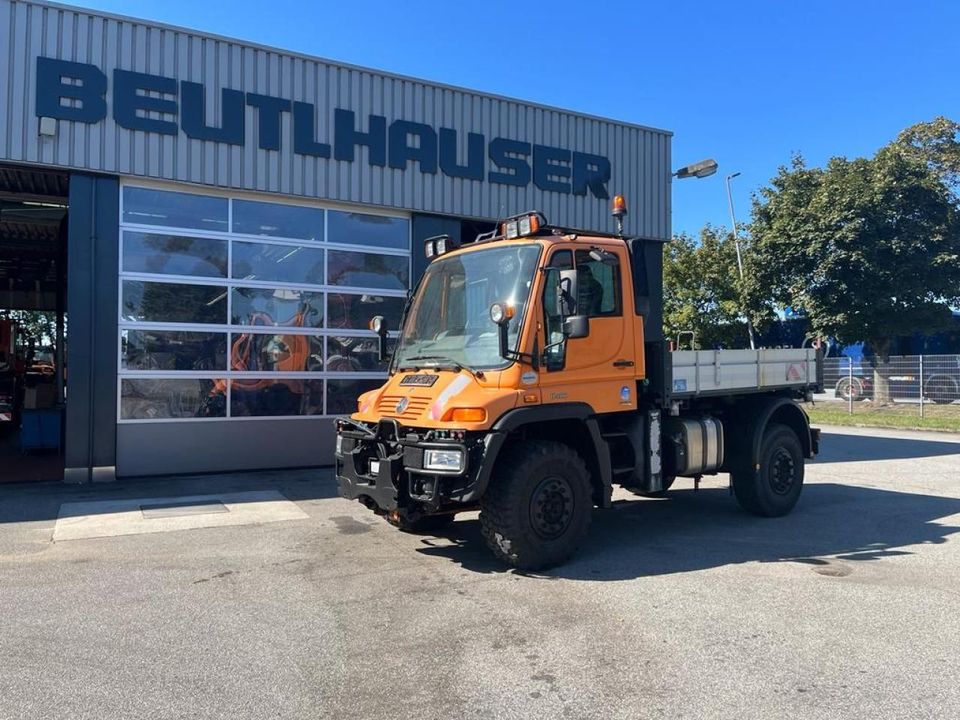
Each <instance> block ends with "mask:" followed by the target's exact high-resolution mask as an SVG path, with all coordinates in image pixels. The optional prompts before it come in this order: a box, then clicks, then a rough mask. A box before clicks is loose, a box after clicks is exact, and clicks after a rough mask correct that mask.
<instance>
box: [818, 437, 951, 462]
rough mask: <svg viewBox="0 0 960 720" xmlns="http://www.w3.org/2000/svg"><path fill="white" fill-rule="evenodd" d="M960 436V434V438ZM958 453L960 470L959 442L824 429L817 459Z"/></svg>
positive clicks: (915, 456)
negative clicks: (858, 433) (848, 432)
mask: <svg viewBox="0 0 960 720" xmlns="http://www.w3.org/2000/svg"><path fill="white" fill-rule="evenodd" d="M958 440H960V438H958ZM943 455H956V456H957V468H958V471H960V442H945V441H938V440H924V439H921V438H893V437H879V436H869V435H845V434H843V433H833V432H831V433H824V434H823V437H822V440H821V443H820V455H819V456H818V457H817V459H816V460H815V461H814V462H817V463H821V464H822V463H837V462H857V461H860V460H909V459H911V458H925V457H938V456H943Z"/></svg>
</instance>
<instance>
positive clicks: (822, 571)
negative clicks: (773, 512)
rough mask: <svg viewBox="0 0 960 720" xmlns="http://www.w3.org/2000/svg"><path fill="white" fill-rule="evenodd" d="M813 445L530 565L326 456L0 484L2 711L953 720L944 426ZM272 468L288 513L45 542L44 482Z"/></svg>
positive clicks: (956, 501)
mask: <svg viewBox="0 0 960 720" xmlns="http://www.w3.org/2000/svg"><path fill="white" fill-rule="evenodd" d="M823 444H824V454H823V456H822V457H821V459H819V460H818V461H817V462H816V463H814V464H813V465H812V466H810V467H809V470H808V481H809V484H808V486H807V487H806V488H805V490H804V495H803V497H802V499H801V501H800V504H799V505H798V507H797V509H796V511H795V512H794V514H793V515H791V516H789V517H787V518H783V519H779V520H769V519H759V518H754V517H751V516H748V515H745V514H743V513H742V512H740V511H739V510H738V508H737V506H736V504H735V502H734V501H733V499H732V498H731V497H730V496H729V495H728V491H727V488H726V485H725V483H726V477H725V476H723V477H721V478H719V479H716V480H714V481H711V482H705V483H704V484H703V486H702V488H701V490H700V491H699V492H694V491H693V490H692V488H691V487H690V486H689V483H688V482H684V481H679V482H678V486H679V487H678V489H677V490H676V491H675V492H673V493H672V495H671V497H669V498H667V499H663V500H640V499H633V498H631V497H629V496H628V495H625V494H618V495H617V496H616V497H617V499H618V500H619V501H620V502H618V503H617V505H616V506H615V508H614V509H613V510H610V511H602V512H601V511H597V512H596V513H595V515H594V524H593V528H592V532H591V536H590V539H589V542H588V544H587V545H586V547H585V548H584V549H583V551H582V552H581V553H580V554H579V555H578V556H577V558H576V559H575V560H574V561H573V562H571V563H569V564H568V565H566V566H564V567H562V568H560V569H558V570H556V571H554V572H550V573H548V574H546V575H542V576H523V575H519V574H516V573H512V572H505V571H504V570H502V569H501V568H500V567H499V566H497V565H496V564H494V563H493V562H491V560H490V559H489V558H488V555H487V553H486V550H485V549H484V548H483V546H482V543H481V540H480V536H479V529H478V525H477V521H476V517H475V516H467V517H464V518H462V519H460V520H458V521H457V522H456V523H454V526H453V529H452V530H451V531H450V532H448V533H447V534H446V535H444V536H443V537H439V538H433V537H417V536H412V535H403V534H401V533H398V532H396V531H395V530H393V529H392V528H390V527H388V526H387V525H386V524H385V523H384V522H383V521H381V520H379V519H377V518H375V517H374V516H373V515H372V514H370V513H369V512H368V511H366V510H364V509H363V508H361V507H360V506H359V505H357V504H353V503H348V502H347V501H344V500H340V499H338V498H335V497H333V486H332V483H331V482H330V479H329V472H328V471H318V472H298V473H284V474H279V473H278V474H260V475H255V476H232V477H221V478H200V479H180V480H175V481H171V480H158V481H142V482H138V483H128V484H122V485H114V486H109V487H100V488H94V489H90V488H89V487H86V488H63V487H62V486H56V485H46V486H42V487H40V486H38V487H34V488H32V489H31V488H27V489H24V488H23V487H21V488H10V487H8V488H0V717H3V718H7V717H9V718H18V719H19V718H45V719H46V718H60V717H62V718H96V720H104V719H105V718H139V717H151V718H207V717H211V718H212V717H216V718H230V719H231V720H235V719H239V718H257V719H258V720H260V719H263V718H268V717H278V718H328V717H329V718H408V717H418V718H419V717H422V718H458V719H460V718H494V717H535V718H578V719H579V718H603V719H604V720H606V719H609V718H620V717H624V718H626V717H630V718H634V717H636V718H641V717H664V718H706V717H716V718H764V719H768V718H779V717H796V718H870V719H871V720H875V719H876V718H889V717H922V716H936V717H945V718H946V717H960V536H958V535H957V534H956V532H957V530H958V525H960V438H958V437H956V436H947V435H920V434H916V435H914V434H904V433H894V432H884V431H870V433H869V434H867V433H866V432H860V431H856V430H850V429H838V430H833V431H830V432H829V434H827V435H825V438H824V443H823ZM274 490H279V492H280V493H282V494H283V495H284V496H286V498H288V499H290V500H292V501H294V502H295V503H296V504H297V506H298V507H299V508H300V510H302V511H303V512H304V513H306V515H307V517H306V518H302V517H301V519H287V520H282V521H278V522H266V523H263V524H254V525H238V526H226V527H211V528H201V529H190V530H182V529H176V526H175V525H174V530H173V531H170V532H162V533H150V534H134V535H125V536H119V537H93V538H88V539H77V540H69V541H63V542H57V543H51V537H52V532H53V528H54V523H55V520H56V516H57V512H58V508H59V507H60V504H61V503H62V502H75V503H79V502H90V501H99V500H103V499H107V498H109V499H111V500H117V501H122V500H124V499H125V498H159V497H169V496H174V495H187V494H190V495H211V496H216V495H218V494H226V493H245V492H250V493H260V494H258V495H257V497H261V496H262V495H263V493H262V492H261V491H274ZM231 497H233V496H231ZM122 505H123V503H122V502H121V503H120V506H122Z"/></svg>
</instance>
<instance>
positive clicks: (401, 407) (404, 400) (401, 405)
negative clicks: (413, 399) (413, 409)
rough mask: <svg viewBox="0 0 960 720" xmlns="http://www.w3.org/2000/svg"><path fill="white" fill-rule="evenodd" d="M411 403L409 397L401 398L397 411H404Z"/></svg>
mask: <svg viewBox="0 0 960 720" xmlns="http://www.w3.org/2000/svg"><path fill="white" fill-rule="evenodd" d="M409 404H410V399H409V398H405V397H402V398H400V401H399V402H398V403H397V412H398V413H402V412H403V411H404V410H406V409H407V405H409Z"/></svg>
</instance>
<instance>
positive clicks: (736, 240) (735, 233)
mask: <svg viewBox="0 0 960 720" xmlns="http://www.w3.org/2000/svg"><path fill="white" fill-rule="evenodd" d="M739 174H740V173H738V172H735V173H732V174H731V175H727V203H728V204H729V205H730V222H731V224H732V225H733V246H734V247H735V248H736V250H737V270H739V271H740V285H741V291H740V303H741V305H742V306H744V307H743V311H744V312H743V314H744V315H745V316H746V318H747V334H748V335H749V336H750V349H751V350H756V349H757V339H756V337H755V336H754V334H753V322H752V321H751V320H750V313H749V311H747V309H746V307H745V306H746V303H744V301H743V258H742V257H741V255H740V232H739V231H738V229H737V216H736V215H734V213H733V193H732V192H731V190H730V181H731V180H733V179H734V178H735V177H737V176H738V175H739Z"/></svg>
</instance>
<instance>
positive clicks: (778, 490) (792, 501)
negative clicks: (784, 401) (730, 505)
mask: <svg viewBox="0 0 960 720" xmlns="http://www.w3.org/2000/svg"><path fill="white" fill-rule="evenodd" d="M803 470H804V466H803V448H802V447H801V445H800V439H799V438H798V437H797V434H796V433H795V432H794V431H793V430H791V429H790V428H789V427H787V426H786V425H780V424H777V423H771V424H770V425H768V426H767V429H766V431H765V432H764V433H763V440H762V441H761V443H760V468H759V469H754V468H752V467H750V466H749V465H745V466H743V467H740V468H738V469H735V470H734V471H733V473H732V477H733V493H734V495H736V497H737V502H739V503H740V507H742V508H743V509H744V510H746V511H747V512H751V513H753V514H754V515H763V516H765V517H780V516H781V515H786V514H787V513H789V512H790V511H791V510H793V506H794V505H796V504H797V501H798V500H799V499H800V492H801V491H802V490H803Z"/></svg>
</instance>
